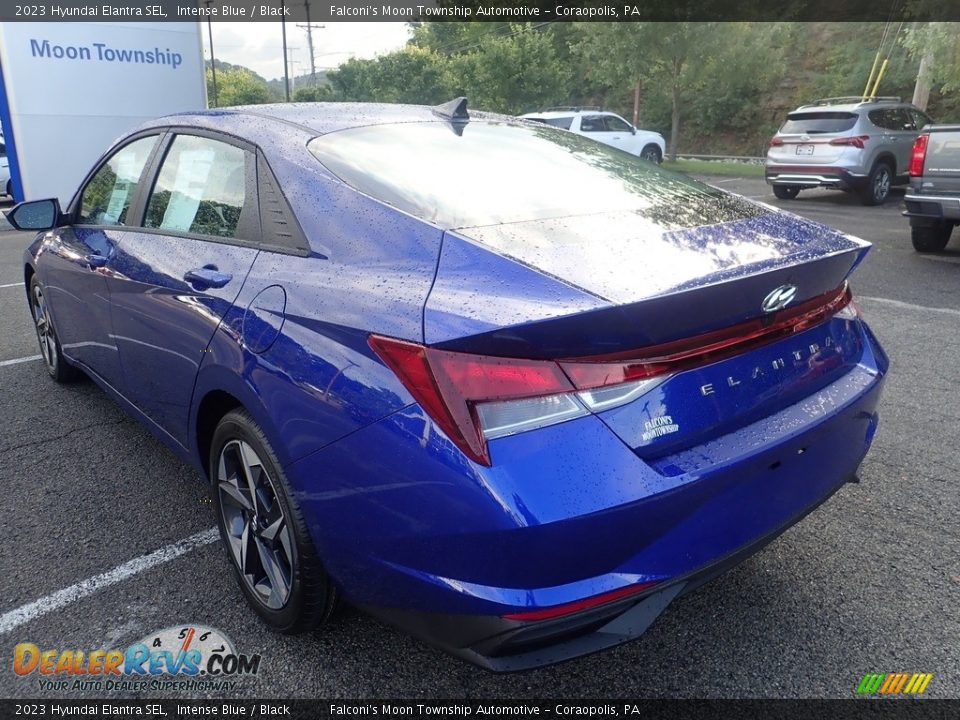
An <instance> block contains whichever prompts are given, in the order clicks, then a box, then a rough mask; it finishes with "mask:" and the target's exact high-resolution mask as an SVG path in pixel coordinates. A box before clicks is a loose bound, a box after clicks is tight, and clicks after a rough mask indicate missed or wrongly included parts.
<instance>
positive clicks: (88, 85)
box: [0, 22, 207, 207]
mask: <svg viewBox="0 0 960 720" xmlns="http://www.w3.org/2000/svg"><path fill="white" fill-rule="evenodd" d="M200 32H201V29H200V26H199V24H198V23H194V22H189V23H169V22H167V23H157V22H155V23H147V22H145V23H123V22H116V23H92V22H77V23H72V22H60V23H20V22H17V23H0V68H2V71H3V87H2V92H3V97H0V117H2V118H3V122H4V124H5V125H6V124H7V123H8V122H9V125H10V127H8V128H5V130H6V137H5V140H6V144H7V152H8V155H9V156H11V172H12V174H14V176H16V175H17V174H19V178H20V183H21V187H22V188H23V190H22V192H23V198H18V199H24V198H25V199H29V200H36V199H39V198H45V197H57V198H59V199H60V203H61V205H63V206H64V207H66V205H67V203H69V202H70V199H71V198H72V197H73V194H74V192H76V190H77V189H78V186H79V184H80V182H81V181H82V180H83V178H84V176H85V175H86V173H87V171H88V170H90V168H91V166H92V165H93V163H94V162H96V160H97V158H99V157H100V155H101V154H102V153H103V151H104V150H106V149H107V147H108V146H109V145H110V144H111V143H112V142H113V141H114V140H115V139H116V138H117V137H119V136H120V135H123V134H124V133H126V132H128V131H130V130H132V129H133V128H134V127H136V126H137V125H139V124H140V123H141V122H143V121H144V120H148V119H152V118H155V117H157V116H160V115H168V114H170V113H175V112H183V111H186V110H199V109H202V108H205V107H206V105H207V94H206V80H205V74H204V73H205V70H204V63H203V47H202V44H201V34H200ZM4 105H5V107H4ZM4 110H5V111H6V112H4ZM11 145H12V146H13V148H12V150H11ZM14 157H15V159H16V167H15V168H14V167H13V166H14V162H13V158H14Z"/></svg>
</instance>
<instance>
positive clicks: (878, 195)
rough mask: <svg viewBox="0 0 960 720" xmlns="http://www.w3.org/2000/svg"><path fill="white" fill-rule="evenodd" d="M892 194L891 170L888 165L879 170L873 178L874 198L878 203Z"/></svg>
mask: <svg viewBox="0 0 960 720" xmlns="http://www.w3.org/2000/svg"><path fill="white" fill-rule="evenodd" d="M889 194H890V171H889V170H887V168H886V167H881V168H880V169H879V170H877V175H876V177H875V178H874V179H873V198H874V200H876V201H877V202H878V203H880V202H883V201H884V200H886V199H887V195H889Z"/></svg>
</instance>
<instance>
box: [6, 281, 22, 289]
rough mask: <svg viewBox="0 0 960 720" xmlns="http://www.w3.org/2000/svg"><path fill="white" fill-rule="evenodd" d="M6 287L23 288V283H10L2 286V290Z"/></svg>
mask: <svg viewBox="0 0 960 720" xmlns="http://www.w3.org/2000/svg"><path fill="white" fill-rule="evenodd" d="M5 287H23V283H22V282H18V283H10V284H8V285H0V288H5Z"/></svg>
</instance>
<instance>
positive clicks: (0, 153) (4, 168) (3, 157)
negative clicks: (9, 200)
mask: <svg viewBox="0 0 960 720" xmlns="http://www.w3.org/2000/svg"><path fill="white" fill-rule="evenodd" d="M0 194H3V195H9V196H10V197H13V187H12V184H11V182H10V163H9V160H8V159H7V144H6V143H5V142H4V140H3V133H2V132H0Z"/></svg>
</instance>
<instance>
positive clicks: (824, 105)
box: [791, 99, 914, 114]
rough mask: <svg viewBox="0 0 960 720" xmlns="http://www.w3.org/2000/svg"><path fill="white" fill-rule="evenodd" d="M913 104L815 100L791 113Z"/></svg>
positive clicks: (855, 109)
mask: <svg viewBox="0 0 960 720" xmlns="http://www.w3.org/2000/svg"><path fill="white" fill-rule="evenodd" d="M912 107H914V105H913V104H912V103H908V102H904V101H902V100H899V99H897V100H893V99H890V100H883V99H876V100H862V101H859V102H846V103H836V102H824V101H821V102H816V103H811V104H809V105H801V106H800V107H798V108H797V109H796V110H792V111H791V114H793V113H795V112H816V111H818V110H819V111H823V112H857V111H858V110H876V109H878V108H912Z"/></svg>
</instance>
